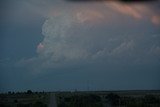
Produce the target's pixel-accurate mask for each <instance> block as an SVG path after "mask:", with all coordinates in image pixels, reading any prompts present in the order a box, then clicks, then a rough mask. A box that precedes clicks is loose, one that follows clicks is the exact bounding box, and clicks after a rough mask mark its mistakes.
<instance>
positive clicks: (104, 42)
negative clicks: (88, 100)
mask: <svg viewBox="0 0 160 107" xmlns="http://www.w3.org/2000/svg"><path fill="white" fill-rule="evenodd" d="M0 5H1V6H0V92H8V91H26V90H28V89H30V90H33V91H73V90H81V91H98V90H99V91H100V90H152V89H153V90H158V89H160V78H159V76H160V30H159V28H160V1H159V0H155V1H148V2H145V1H144V2H121V1H120V0H110V1H107V0H106V1H94V0H93V1H92V0H90V1H78V0H76V1H74V0H1V1H0Z"/></svg>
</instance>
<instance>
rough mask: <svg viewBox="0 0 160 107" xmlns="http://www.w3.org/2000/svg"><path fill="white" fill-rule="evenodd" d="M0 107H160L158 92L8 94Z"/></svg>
mask: <svg viewBox="0 0 160 107" xmlns="http://www.w3.org/2000/svg"><path fill="white" fill-rule="evenodd" d="M0 107H160V91H158V90H157V91H155V90H152V91H74V92H26V93H10V92H9V93H7V94H0Z"/></svg>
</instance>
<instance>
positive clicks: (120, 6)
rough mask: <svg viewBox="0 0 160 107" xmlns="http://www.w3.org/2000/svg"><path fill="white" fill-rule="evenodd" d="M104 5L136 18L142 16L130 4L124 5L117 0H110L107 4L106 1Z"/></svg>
mask: <svg viewBox="0 0 160 107" xmlns="http://www.w3.org/2000/svg"><path fill="white" fill-rule="evenodd" d="M106 5H107V7H109V8H110V9H112V10H114V11H116V12H119V13H121V14H124V15H129V16H132V17H134V18H136V19H140V18H142V15H141V14H140V12H139V11H138V10H137V9H136V8H134V7H133V6H131V5H126V4H122V3H119V2H111V3H109V4H108V3H106Z"/></svg>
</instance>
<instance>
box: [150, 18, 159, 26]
mask: <svg viewBox="0 0 160 107" xmlns="http://www.w3.org/2000/svg"><path fill="white" fill-rule="evenodd" d="M151 21H152V23H153V24H155V25H160V16H153V17H152V18H151Z"/></svg>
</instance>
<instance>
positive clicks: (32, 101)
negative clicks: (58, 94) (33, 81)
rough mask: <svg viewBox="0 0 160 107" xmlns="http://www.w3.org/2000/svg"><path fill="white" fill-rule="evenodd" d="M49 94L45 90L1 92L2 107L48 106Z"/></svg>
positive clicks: (0, 104)
mask: <svg viewBox="0 0 160 107" xmlns="http://www.w3.org/2000/svg"><path fill="white" fill-rule="evenodd" d="M48 101H49V94H48V93H44V92H34V93H33V92H32V91H31V90H28V91H27V92H17V93H14V92H8V94H0V107H48Z"/></svg>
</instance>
